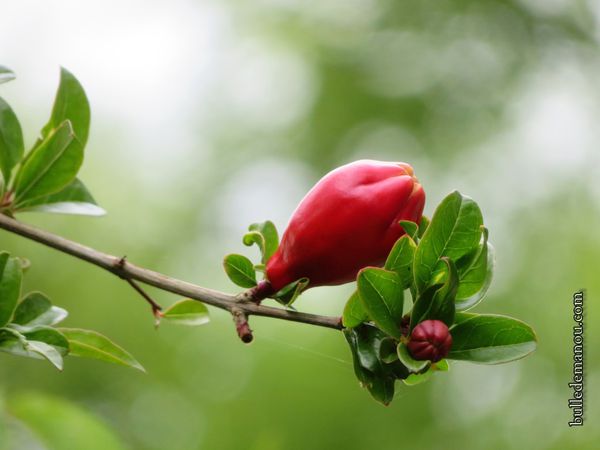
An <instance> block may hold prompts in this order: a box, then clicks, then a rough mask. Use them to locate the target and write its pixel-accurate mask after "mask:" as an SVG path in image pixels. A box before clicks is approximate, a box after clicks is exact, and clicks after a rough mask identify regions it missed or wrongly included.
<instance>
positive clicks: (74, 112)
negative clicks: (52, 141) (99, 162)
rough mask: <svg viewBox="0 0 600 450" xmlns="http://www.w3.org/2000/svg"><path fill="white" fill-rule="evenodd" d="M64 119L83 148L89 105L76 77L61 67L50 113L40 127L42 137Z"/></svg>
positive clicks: (88, 122) (57, 126) (86, 131)
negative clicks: (42, 126) (69, 123)
mask: <svg viewBox="0 0 600 450" xmlns="http://www.w3.org/2000/svg"><path fill="white" fill-rule="evenodd" d="M65 120H68V121H70V122H71V125H72V126H73V133H74V134H75V136H77V139H78V140H79V142H80V144H81V148H82V149H83V148H84V147H85V144H86V142H87V139H88V134H89V129H90V105H89V102H88V99H87V96H86V94H85V91H84V90H83V87H82V86H81V84H80V83H79V81H78V80H77V78H75V76H74V75H73V74H72V73H71V72H69V71H68V70H67V69H65V68H64V67H63V68H61V70H60V84H59V86H58V90H57V92H56V97H55V99H54V106H53V108H52V115H51V117H50V120H49V121H48V123H47V124H46V125H45V126H44V128H43V129H42V137H47V136H49V135H50V134H51V133H52V131H53V130H56V129H57V128H59V127H60V126H61V124H62V123H63V122H64V121H65Z"/></svg>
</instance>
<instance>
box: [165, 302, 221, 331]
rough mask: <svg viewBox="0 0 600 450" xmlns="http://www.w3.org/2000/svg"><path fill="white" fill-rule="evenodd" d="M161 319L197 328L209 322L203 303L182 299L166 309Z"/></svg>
mask: <svg viewBox="0 0 600 450" xmlns="http://www.w3.org/2000/svg"><path fill="white" fill-rule="evenodd" d="M162 318H163V319H166V320H168V321H170V322H173V323H176V324H179V325H188V326H198V325H204V324H205V323H208V322H209V320H210V319H209V316H208V309H207V308H206V306H205V305H204V303H201V302H198V301H196V300H191V299H184V300H180V301H178V302H177V303H174V304H173V305H171V306H170V307H168V308H167V309H166V310H165V311H164V312H163V313H162Z"/></svg>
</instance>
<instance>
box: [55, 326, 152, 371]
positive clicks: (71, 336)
mask: <svg viewBox="0 0 600 450" xmlns="http://www.w3.org/2000/svg"><path fill="white" fill-rule="evenodd" d="M58 331H60V332H61V333H62V334H63V335H64V336H65V337H66V338H67V340H68V341H69V348H70V353H69V354H70V355H73V356H79V357H81V358H92V359H99V360H100V361H106V362H110V363H115V364H120V365H123V366H127V367H132V368H134V369H138V370H141V371H142V372H145V370H144V368H143V367H142V365H141V364H140V363H139V362H137V361H136V360H135V358H134V357H133V356H131V354H129V352H127V351H126V350H124V349H123V348H121V347H119V346H118V345H117V344H115V343H114V342H112V341H111V340H110V339H108V338H107V337H106V336H103V335H101V334H100V333H97V332H95V331H90V330H81V329H78V328H59V329H58Z"/></svg>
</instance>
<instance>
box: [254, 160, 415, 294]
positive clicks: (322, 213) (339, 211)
mask: <svg viewBox="0 0 600 450" xmlns="http://www.w3.org/2000/svg"><path fill="white" fill-rule="evenodd" d="M424 204H425V192H424V191H423V188H422V187H421V185H420V184H419V182H418V181H417V179H416V178H415V177H414V173H413V169H412V167H411V166H410V165H408V164H405V163H393V162H381V161H371V160H362V161H356V162H353V163H350V164H347V165H345V166H342V167H339V168H337V169H335V170H333V171H332V172H329V173H328V174H327V175H325V176H324V177H323V178H322V179H321V180H320V181H319V182H318V183H317V184H316V185H315V186H314V187H313V188H312V189H311V190H310V192H309V193H308V194H307V195H306V196H305V197H304V199H303V200H302V201H301V202H300V205H298V207H297V208H296V211H295V212H294V213H293V215H292V218H291V220H290V222H289V225H288V227H287V229H286V230H285V233H284V234H283V237H282V239H281V245H280V246H279V248H278V250H277V252H275V254H273V256H272V257H271V258H270V259H269V261H268V262H267V267H266V273H267V278H268V280H269V281H270V282H271V285H272V287H273V290H274V291H275V292H276V291H278V290H280V289H281V288H283V287H284V286H286V285H287V284H289V283H291V282H293V281H296V280H298V279H300V278H304V277H306V278H308V279H309V280H310V284H309V287H314V286H323V285H336V284H342V283H347V282H350V281H353V280H354V279H356V275H357V273H358V271H359V270H360V269H362V268H363V267H366V266H379V265H382V264H383V263H384V262H385V259H386V257H387V255H388V253H389V252H390V250H391V249H392V247H393V245H394V243H395V242H396V240H398V238H399V237H400V236H402V235H403V234H404V230H403V229H402V227H401V226H400V224H399V223H398V222H399V221H400V220H410V221H413V222H417V223H418V222H419V221H420V220H421V215H422V213H423V206H424Z"/></svg>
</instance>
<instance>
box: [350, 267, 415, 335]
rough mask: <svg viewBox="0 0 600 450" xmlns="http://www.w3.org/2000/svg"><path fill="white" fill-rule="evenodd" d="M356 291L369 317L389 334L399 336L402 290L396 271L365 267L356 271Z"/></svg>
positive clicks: (402, 302)
mask: <svg viewBox="0 0 600 450" xmlns="http://www.w3.org/2000/svg"><path fill="white" fill-rule="evenodd" d="M356 281H357V285H358V292H359V294H360V298H361V300H362V303H363V306H364V308H365V310H366V311H367V313H368V314H369V317H370V318H371V319H373V321H374V322H375V323H376V324H377V326H378V327H379V328H381V329H382V330H383V331H385V332H386V333H388V334H389V335H391V336H393V337H395V338H400V336H401V332H400V325H401V321H402V308H403V306H404V290H403V289H402V284H401V282H400V278H399V277H398V274H397V273H396V272H390V271H388V270H385V269H379V268H372V267H367V268H365V269H362V270H361V271H360V272H359V273H358V278H357V280H356Z"/></svg>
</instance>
